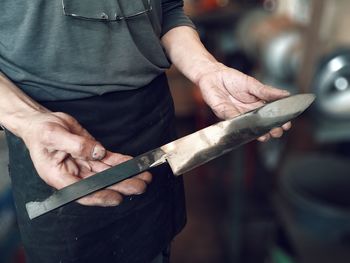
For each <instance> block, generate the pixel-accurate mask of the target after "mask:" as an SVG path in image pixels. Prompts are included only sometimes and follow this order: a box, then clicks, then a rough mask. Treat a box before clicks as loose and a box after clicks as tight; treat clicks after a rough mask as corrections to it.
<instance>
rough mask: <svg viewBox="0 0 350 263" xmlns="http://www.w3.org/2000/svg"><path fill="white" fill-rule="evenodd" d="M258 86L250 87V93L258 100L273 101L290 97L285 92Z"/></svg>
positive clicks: (266, 86)
mask: <svg viewBox="0 0 350 263" xmlns="http://www.w3.org/2000/svg"><path fill="white" fill-rule="evenodd" d="M259 84H260V85H259V86H255V87H251V88H250V93H251V94H252V95H254V96H255V97H257V98H258V99H260V100H265V101H274V100H277V99H281V98H284V97H287V96H289V95H290V93H289V92H288V91H286V90H282V89H277V88H273V87H271V86H268V85H263V84H261V83H259Z"/></svg>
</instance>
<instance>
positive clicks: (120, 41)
mask: <svg viewBox="0 0 350 263" xmlns="http://www.w3.org/2000/svg"><path fill="white" fill-rule="evenodd" d="M63 2H64V4H65V10H66V12H67V13H72V14H77V15H81V16H86V17H89V18H99V17H100V16H101V14H102V13H104V14H106V15H108V16H109V17H113V16H114V15H115V14H117V15H120V16H128V15H132V14H135V13H138V12H140V11H143V10H145V9H147V0H118V1H117V0H64V1H63ZM151 6H152V10H151V11H150V12H148V13H147V14H142V15H139V16H137V17H134V18H132V19H127V20H122V21H117V22H101V21H90V20H82V19H77V18H73V17H70V16H66V15H64V13H63V8H62V0H30V1H28V0H1V17H0V71H2V72H3V73H4V74H5V75H6V76H7V77H9V78H10V79H11V80H12V81H13V82H14V83H15V84H16V85H17V86H18V87H20V88H21V89H22V90H23V91H24V92H25V93H27V94H28V95H29V96H31V97H32V98H34V99H36V100H39V101H55V100H70V99H78V98H86V97H90V96H94V95H100V94H104V93H108V92H113V91H118V90H132V89H137V88H139V87H143V86H145V85H146V84H148V83H149V82H151V81H152V80H153V79H154V78H155V77H156V76H158V75H159V74H161V73H162V72H164V71H165V70H166V69H167V68H168V67H169V66H170V62H169V60H168V59H167V57H166V55H165V53H164V50H163V48H162V46H161V43H160V38H161V36H162V35H164V34H165V33H166V32H167V31H169V30H170V29H172V28H174V27H177V26H181V25H185V26H191V27H193V24H192V22H191V21H190V20H189V18H188V17H187V16H186V15H185V14H184V12H183V1H178V0H151Z"/></svg>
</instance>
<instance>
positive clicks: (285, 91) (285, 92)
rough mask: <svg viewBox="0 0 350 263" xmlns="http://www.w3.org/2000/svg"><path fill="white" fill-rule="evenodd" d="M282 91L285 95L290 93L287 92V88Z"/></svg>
mask: <svg viewBox="0 0 350 263" xmlns="http://www.w3.org/2000/svg"><path fill="white" fill-rule="evenodd" d="M282 92H283V94H284V95H286V96H288V95H290V92H289V91H288V90H282Z"/></svg>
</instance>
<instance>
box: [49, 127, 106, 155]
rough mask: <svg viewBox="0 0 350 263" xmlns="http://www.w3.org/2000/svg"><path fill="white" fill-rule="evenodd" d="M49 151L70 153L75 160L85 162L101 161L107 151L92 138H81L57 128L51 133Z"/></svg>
mask: <svg viewBox="0 0 350 263" xmlns="http://www.w3.org/2000/svg"><path fill="white" fill-rule="evenodd" d="M48 141H49V143H48V146H49V147H48V148H49V150H52V151H55V150H59V151H63V152H66V153H69V154H70V155H71V156H72V157H73V158H77V159H83V160H101V159H103V158H104V156H105V155H106V149H105V148H104V147H103V146H102V145H101V143H99V142H98V141H96V140H94V139H93V138H92V137H90V136H81V135H76V134H73V133H71V132H69V131H67V130H66V129H65V128H63V127H60V126H57V127H55V128H54V130H51V131H50V136H49V140H48Z"/></svg>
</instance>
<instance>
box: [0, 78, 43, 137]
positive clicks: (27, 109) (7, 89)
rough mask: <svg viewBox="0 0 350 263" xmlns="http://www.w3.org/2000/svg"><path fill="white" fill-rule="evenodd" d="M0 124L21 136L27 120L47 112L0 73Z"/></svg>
mask: <svg viewBox="0 0 350 263" xmlns="http://www.w3.org/2000/svg"><path fill="white" fill-rule="evenodd" d="M0 94H1V95H0V124H1V125H2V126H4V127H5V128H7V129H8V130H10V131H11V132H13V133H14V134H16V135H18V136H21V134H22V132H23V131H24V130H25V127H26V126H27V125H28V124H29V118H30V116H32V115H33V114H36V113H38V112H46V111H47V110H46V109H45V108H44V107H42V106H41V105H40V104H39V103H37V102H35V101H34V100H33V99H31V98H30V97H29V96H27V95H26V94H25V93H23V92H22V91H21V90H20V89H19V88H18V87H16V85H15V84H13V83H12V82H11V81H10V80H9V79H8V78H7V77H6V76H5V75H4V74H2V73H1V72H0Z"/></svg>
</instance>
